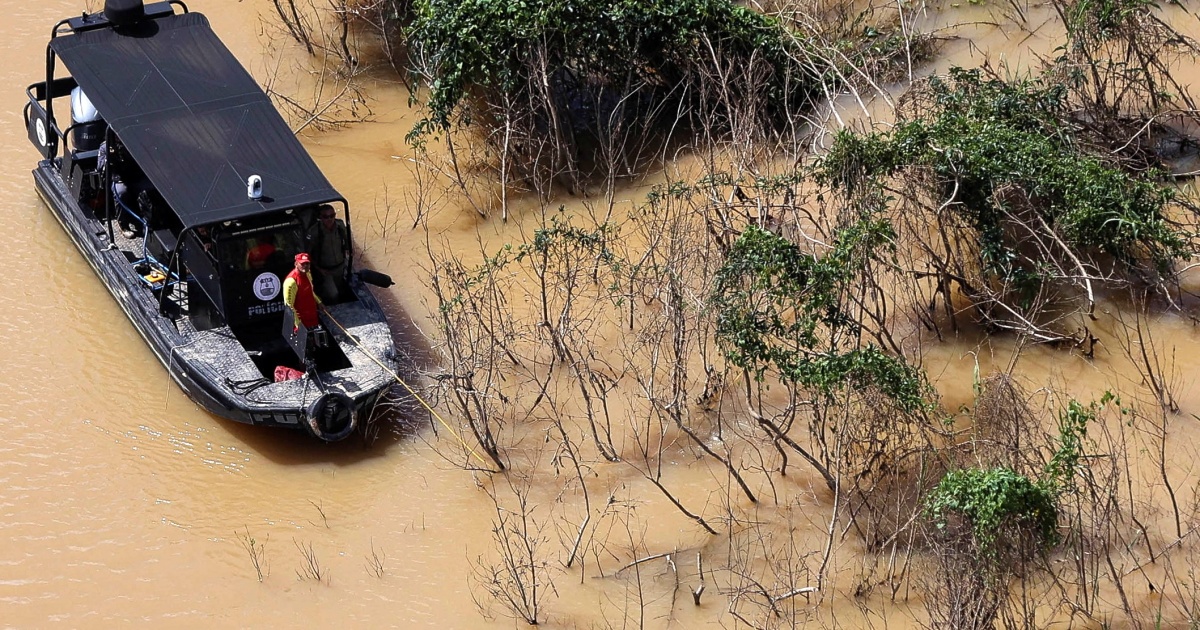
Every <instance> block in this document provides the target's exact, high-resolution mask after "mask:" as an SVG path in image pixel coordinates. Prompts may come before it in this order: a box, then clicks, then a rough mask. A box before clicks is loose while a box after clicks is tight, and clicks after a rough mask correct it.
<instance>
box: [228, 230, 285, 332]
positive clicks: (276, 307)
mask: <svg viewBox="0 0 1200 630" xmlns="http://www.w3.org/2000/svg"><path fill="white" fill-rule="evenodd" d="M303 234H304V232H303V230H302V229H301V226H300V221H299V220H298V219H294V218H292V219H289V220H287V221H283V222H278V223H273V224H269V225H262V226H258V227H253V228H245V229H237V228H234V229H226V230H224V231H223V232H222V233H220V234H218V235H217V238H216V240H215V243H214V245H215V246H214V248H213V249H214V250H215V251H214V254H215V256H216V258H217V265H218V268H219V269H220V275H221V293H222V294H223V295H224V306H225V313H224V315H225V317H226V319H227V321H229V323H230V325H235V326H236V325H238V324H239V323H253V322H257V321H265V322H270V321H274V320H275V319H278V317H280V316H281V314H282V313H283V298H282V295H281V293H282V289H283V279H284V278H285V277H287V274H288V273H290V272H291V270H292V268H293V266H294V260H295V256H296V254H298V253H300V252H302V251H304V236H303Z"/></svg>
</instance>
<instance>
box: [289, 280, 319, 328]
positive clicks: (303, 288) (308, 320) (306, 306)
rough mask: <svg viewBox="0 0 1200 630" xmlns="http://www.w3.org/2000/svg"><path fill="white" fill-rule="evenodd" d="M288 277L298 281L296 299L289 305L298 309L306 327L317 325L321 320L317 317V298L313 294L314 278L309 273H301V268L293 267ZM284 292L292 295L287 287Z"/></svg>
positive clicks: (297, 312) (298, 314) (298, 313)
mask: <svg viewBox="0 0 1200 630" xmlns="http://www.w3.org/2000/svg"><path fill="white" fill-rule="evenodd" d="M287 279H288V280H291V281H292V282H295V283H296V297H295V300H294V301H293V303H291V304H288V306H291V307H292V310H294V311H296V316H297V317H299V318H300V321H301V322H302V323H303V324H304V327H305V328H309V329H311V328H313V327H315V326H316V325H317V324H318V323H320V321H319V320H318V319H317V298H316V296H314V295H313V286H312V278H311V277H309V275H308V274H307V273H300V270H299V269H293V270H292V272H291V273H289V274H288V275H287ZM284 294H285V296H290V292H289V291H287V290H286V288H285V290H284Z"/></svg>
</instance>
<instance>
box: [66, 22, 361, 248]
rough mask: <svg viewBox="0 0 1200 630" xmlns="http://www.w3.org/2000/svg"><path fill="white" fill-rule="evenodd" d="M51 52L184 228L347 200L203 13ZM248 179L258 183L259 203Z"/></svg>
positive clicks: (109, 32) (92, 34) (113, 31)
mask: <svg viewBox="0 0 1200 630" xmlns="http://www.w3.org/2000/svg"><path fill="white" fill-rule="evenodd" d="M50 47H51V48H52V49H53V51H54V52H55V53H56V54H57V55H58V57H59V58H60V59H62V62H63V64H64V65H65V66H66V67H67V69H68V70H69V71H70V73H71V76H72V77H74V79H75V81H76V83H78V84H79V86H80V88H82V90H83V91H84V93H85V94H87V96H88V98H89V99H90V100H91V102H92V104H93V105H94V106H95V107H96V109H97V110H98V111H99V112H100V115H101V116H103V117H104V119H105V121H106V122H107V123H108V124H109V126H110V127H111V128H112V130H113V131H114V132H115V133H116V134H117V136H118V137H119V138H120V139H121V142H122V143H123V144H124V145H125V147H126V148H127V149H128V151H129V153H130V155H131V156H132V157H133V159H134V160H135V161H136V162H137V164H138V166H139V167H141V168H142V170H143V171H144V172H145V174H146V176H147V177H148V178H149V180H150V182H151V183H152V184H153V185H154V186H155V188H157V189H158V191H159V193H160V194H162V196H163V198H164V199H165V200H166V202H167V203H168V204H169V205H170V207H171V208H172V209H173V210H174V211H175V213H176V214H177V215H178V216H179V219H180V221H182V222H183V224H184V226H185V227H188V228H190V227H195V226H198V225H204V224H210V223H217V222H221V221H229V220H233V219H242V218H247V217H250V216H254V215H259V214H265V213H269V212H274V211H277V210H283V209H287V208H294V207H300V206H306V205H311V204H318V203H327V202H332V201H343V199H342V197H341V195H339V194H338V193H337V191H336V190H334V189H333V187H332V186H331V185H330V183H329V181H328V180H327V179H325V176H324V175H323V174H322V173H321V171H320V169H318V168H317V165H316V163H315V162H313V159H312V157H311V156H309V155H308V153H307V152H306V151H305V150H304V147H303V146H302V145H301V144H300V141H299V140H297V139H296V137H295V135H294V134H293V133H292V130H291V129H290V128H289V127H288V125H287V123H286V122H284V120H283V117H282V116H280V115H279V112H278V111H277V110H276V109H275V107H274V105H272V103H271V101H270V99H269V98H268V97H267V95H266V94H265V93H264V92H263V90H262V88H260V87H259V86H258V83H257V82H255V80H254V79H253V77H251V76H250V74H249V73H248V72H247V71H246V69H245V68H243V67H242V65H241V64H240V63H238V61H237V59H235V58H234V56H233V54H232V53H230V52H229V49H227V48H226V47H225V45H224V44H223V43H221V40H220V39H218V38H217V36H216V34H215V33H213V31H212V29H211V28H210V27H209V23H208V19H207V18H205V17H204V16H203V15H201V14H199V13H185V14H182V15H170V16H167V17H163V18H159V19H153V20H145V21H143V22H140V23H138V24H135V25H132V26H126V27H118V28H101V29H96V30H90V31H83V32H78V33H73V34H67V35H60V36H58V37H55V38H54V39H52V40H51V42H50ZM251 175H258V176H260V177H261V178H262V191H263V195H262V197H261V198H260V199H257V200H255V199H251V198H249V196H248V195H247V192H246V187H247V184H246V180H247V178H249V177H250V176H251Z"/></svg>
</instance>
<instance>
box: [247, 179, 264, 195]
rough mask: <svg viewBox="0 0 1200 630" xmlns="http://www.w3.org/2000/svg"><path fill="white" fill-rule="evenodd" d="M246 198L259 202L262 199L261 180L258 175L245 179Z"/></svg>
mask: <svg viewBox="0 0 1200 630" xmlns="http://www.w3.org/2000/svg"><path fill="white" fill-rule="evenodd" d="M246 196H247V197H249V198H251V199H254V200H259V199H262V178H261V177H259V176H258V175H251V176H250V177H248V178H246Z"/></svg>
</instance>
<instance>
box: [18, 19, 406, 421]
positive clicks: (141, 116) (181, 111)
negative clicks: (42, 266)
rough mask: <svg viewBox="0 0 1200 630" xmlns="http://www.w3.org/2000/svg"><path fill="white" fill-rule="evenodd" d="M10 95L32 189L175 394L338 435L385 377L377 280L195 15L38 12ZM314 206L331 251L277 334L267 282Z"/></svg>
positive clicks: (389, 373)
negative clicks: (29, 150)
mask: <svg viewBox="0 0 1200 630" xmlns="http://www.w3.org/2000/svg"><path fill="white" fill-rule="evenodd" d="M60 66H61V70H60V68H59V67H60ZM27 93H28V96H29V102H28V104H26V106H25V108H24V118H25V124H26V127H27V129H28V132H29V139H30V141H32V142H33V144H34V146H35V147H37V148H38V150H39V151H40V152H41V155H42V159H41V161H39V162H38V164H37V168H36V169H34V171H33V177H34V182H35V184H36V186H37V190H38V192H39V193H40V194H41V196H42V197H43V199H44V200H45V201H46V204H47V206H49V208H50V210H51V211H52V212H53V213H54V216H55V217H56V218H57V219H58V220H59V222H60V223H62V226H63V228H64V229H65V230H66V232H67V234H69V235H70V237H71V239H72V240H73V241H74V242H75V245H76V246H78V248H79V250H80V251H81V252H82V253H83V257H84V258H86V259H87V261H88V262H89V263H90V264H91V265H92V267H93V268H94V269H95V271H96V274H97V275H98V276H99V277H100V280H101V281H102V282H103V283H104V285H105V286H107V287H108V289H109V291H110V292H111V293H112V295H113V297H114V298H115V299H116V301H117V303H118V304H120V305H121V308H122V309H123V310H124V311H125V313H126V314H127V315H128V316H129V319H130V320H131V321H132V322H133V325H134V326H135V327H136V328H137V330H138V332H140V333H141V335H142V337H143V338H145V340H146V342H147V343H148V344H149V345H150V348H151V349H153V351H154V353H155V354H156V355H157V356H158V358H159V360H161V361H162V363H163V365H165V366H166V368H167V371H168V372H169V373H170V374H171V377H172V378H173V379H175V382H176V383H178V384H179V386H180V387H181V388H182V389H183V390H184V391H185V392H187V394H188V396H190V397H191V398H192V400H194V401H195V402H196V403H198V404H199V405H201V406H202V407H204V408H205V409H207V410H208V411H210V412H212V413H214V414H216V415H219V416H223V417H225V418H229V419H231V420H236V421H238V422H244V423H249V424H255V425H266V426H280V427H291V428H299V429H303V430H305V431H307V432H308V433H310V434H311V435H313V436H314V437H316V438H319V439H321V440H325V441H330V442H332V441H337V440H340V439H343V438H345V437H347V436H349V435H350V434H351V433H352V432H353V431H354V429H355V427H356V426H357V425H358V424H359V423H360V421H361V420H362V418H363V417H364V416H365V414H368V413H370V411H371V410H372V408H373V407H374V405H375V403H376V402H377V400H378V398H379V396H380V393H381V392H382V391H383V390H384V389H385V388H387V387H389V386H390V385H391V384H392V383H393V382H394V378H395V356H396V355H395V346H394V345H393V341H392V336H391V331H390V329H389V327H388V324H387V321H386V318H385V316H384V313H383V310H382V308H380V305H379V303H378V302H377V301H376V300H375V298H374V297H373V296H372V295H371V293H370V291H369V290H368V289H367V287H366V286H365V284H364V282H370V283H372V284H376V285H380V286H387V285H390V284H391V281H390V279H389V278H387V276H385V275H383V274H380V273H377V272H372V271H369V270H365V269H360V270H355V267H354V265H353V262H354V261H353V258H352V250H351V248H350V247H349V224H350V221H349V220H350V213H349V206H348V204H347V202H346V200H345V199H344V198H343V197H342V196H341V195H339V194H338V192H337V191H336V190H334V189H333V187H332V186H331V185H330V183H329V181H328V180H326V178H325V176H324V175H323V174H322V173H321V171H320V170H319V169H318V168H317V166H316V164H315V163H314V162H313V160H312V158H311V157H310V156H309V155H308V153H307V152H306V151H305V150H304V148H303V147H302V146H301V144H300V142H299V141H298V140H297V139H296V137H295V136H294V135H293V134H292V132H291V130H290V129H289V128H288V126H287V124H286V123H285V121H284V120H283V118H282V117H281V116H280V115H279V112H278V111H276V109H275V108H274V106H273V105H272V104H271V102H270V100H269V98H268V97H267V95H266V94H265V93H264V92H263V90H262V89H261V88H260V87H259V86H258V84H257V83H256V82H255V81H254V79H253V78H252V77H251V76H250V74H249V73H247V72H246V70H245V68H243V67H242V66H241V64H239V63H238V61H237V60H236V59H235V58H234V57H233V55H232V53H230V52H229V50H228V49H227V48H226V47H225V46H224V44H222V43H221V41H220V39H218V38H217V36H216V35H215V34H214V33H213V31H212V29H211V28H210V26H209V23H208V20H207V19H206V18H205V17H204V16H203V15H200V14H198V13H189V12H188V9H187V6H186V5H185V4H183V3H182V2H179V1H178V0H172V1H170V2H157V3H152V4H143V3H142V2H141V0H107V2H106V3H105V7H104V11H103V12H102V13H96V14H90V15H89V14H87V13H84V14H82V15H80V16H78V17H72V18H68V19H64V20H62V21H60V22H58V23H57V24H56V25H55V26H54V28H53V30H52V31H51V35H50V43H49V45H48V46H47V50H46V77H45V81H44V82H38V83H34V84H33V85H31V86H30V87H29V88H28V90H27ZM64 108H67V109H64ZM60 112H61V113H60ZM68 112H69V114H70V117H69V120H70V123H69V124H68V125H65V128H64V125H62V124H60V118H61V119H63V122H66V120H67V119H68V117H67V114H68ZM56 114H57V116H56ZM332 208H337V209H339V210H340V215H341V217H342V222H339V223H338V230H339V233H340V234H341V235H342V236H343V238H344V239H345V241H346V243H345V248H344V251H343V256H344V258H343V261H342V262H341V264H340V265H339V266H338V267H337V271H336V272H334V273H335V275H334V276H331V278H330V279H329V280H330V282H329V283H328V286H332V287H333V289H332V291H331V292H329V293H327V294H326V296H325V298H324V300H323V302H324V306H323V309H322V312H321V314H320V319H321V323H322V327H321V328H318V329H316V330H315V331H313V334H311V335H308V334H306V333H307V332H308V331H305V330H304V329H303V327H301V329H300V330H299V333H298V334H292V330H293V327H292V313H291V310H290V309H288V308H287V307H286V306H285V305H284V303H283V296H282V295H281V289H282V285H283V280H284V278H285V276H286V275H287V274H288V273H289V272H290V271H291V269H292V268H293V258H294V256H295V255H296V254H297V253H299V252H301V251H310V250H312V249H313V242H312V241H313V239H312V236H313V234H314V233H315V232H314V231H315V230H317V229H319V228H318V226H317V224H318V221H319V219H318V216H319V215H320V213H321V212H322V211H323V210H324V211H325V212H326V213H328V212H329V211H330V210H331V209H332ZM326 220H328V219H326ZM337 272H340V273H337ZM322 328H323V330H322ZM301 374H302V376H300V375H301ZM297 376H299V378H297ZM289 379H290V380H289Z"/></svg>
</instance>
